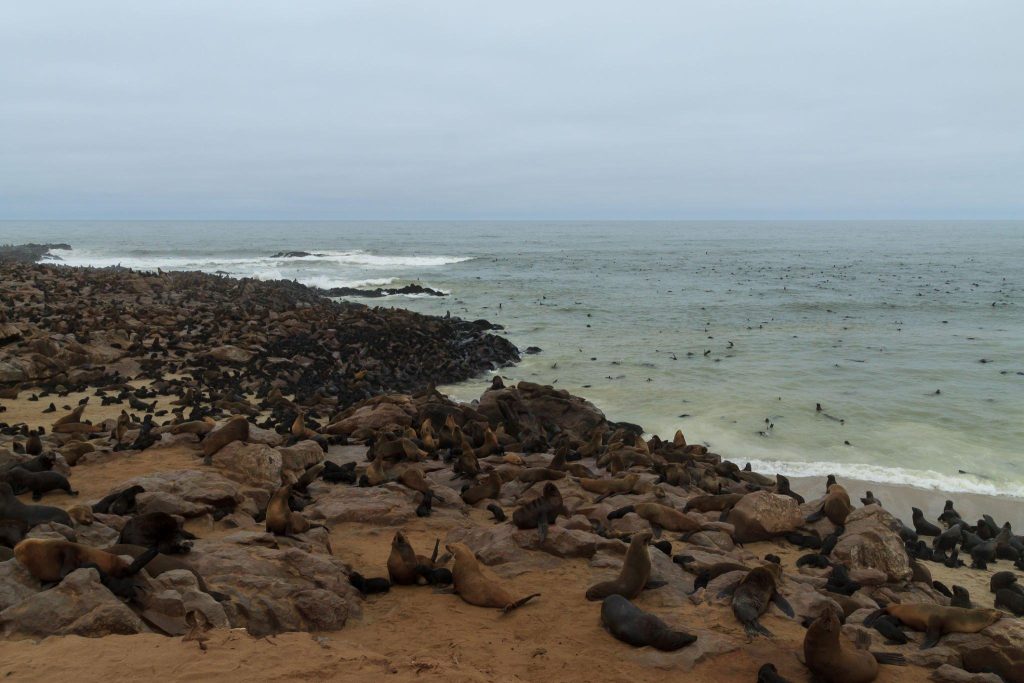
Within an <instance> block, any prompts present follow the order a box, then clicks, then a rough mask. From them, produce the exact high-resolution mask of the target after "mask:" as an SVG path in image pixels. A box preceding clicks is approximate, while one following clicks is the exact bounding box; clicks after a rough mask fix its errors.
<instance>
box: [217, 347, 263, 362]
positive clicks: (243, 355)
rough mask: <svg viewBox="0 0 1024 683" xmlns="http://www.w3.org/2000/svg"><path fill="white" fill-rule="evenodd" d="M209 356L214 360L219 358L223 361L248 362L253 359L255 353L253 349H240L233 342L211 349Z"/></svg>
mask: <svg viewBox="0 0 1024 683" xmlns="http://www.w3.org/2000/svg"><path fill="white" fill-rule="evenodd" d="M207 355H208V356H210V357H211V358H213V359H214V360H219V361H221V362H222V363H248V362H249V361H251V360H252V359H253V356H254V355H255V354H254V353H253V352H252V351H246V350H245V349H240V348H238V347H237V346H233V345H231V344H225V345H224V346H218V347H216V348H213V349H210V351H209V353H207Z"/></svg>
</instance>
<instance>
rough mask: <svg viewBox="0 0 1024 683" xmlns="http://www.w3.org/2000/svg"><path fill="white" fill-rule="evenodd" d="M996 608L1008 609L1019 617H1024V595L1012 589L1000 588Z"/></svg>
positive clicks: (997, 593) (997, 592)
mask: <svg viewBox="0 0 1024 683" xmlns="http://www.w3.org/2000/svg"><path fill="white" fill-rule="evenodd" d="M995 606H996V607H1003V608H1005V609H1008V610H1010V611H1011V612H1012V613H1013V614H1015V615H1016V616H1018V617H1024V594H1022V593H1020V592H1019V591H1015V590H1012V589H1010V588H1000V589H999V590H997V591H996V600H995Z"/></svg>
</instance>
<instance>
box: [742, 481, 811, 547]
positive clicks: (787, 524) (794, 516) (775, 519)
mask: <svg viewBox="0 0 1024 683" xmlns="http://www.w3.org/2000/svg"><path fill="white" fill-rule="evenodd" d="M728 521H729V523H730V524H732V525H733V526H734V527H735V534H734V536H733V537H734V539H735V540H736V541H739V542H740V543H751V542H753V541H764V540H767V539H769V538H772V537H774V536H779V535H781V534H786V533H789V532H791V531H795V530H796V529H797V528H799V527H800V525H801V524H803V522H804V518H803V516H802V515H801V514H800V508H799V506H798V505H797V502H796V501H795V500H793V499H792V498H790V497H789V496H782V495H779V494H777V493H769V492H768V491H756V492H754V493H749V494H747V495H745V496H743V497H742V498H740V500H739V502H738V503H736V505H735V506H734V507H733V508H732V510H731V511H730V512H729V517H728Z"/></svg>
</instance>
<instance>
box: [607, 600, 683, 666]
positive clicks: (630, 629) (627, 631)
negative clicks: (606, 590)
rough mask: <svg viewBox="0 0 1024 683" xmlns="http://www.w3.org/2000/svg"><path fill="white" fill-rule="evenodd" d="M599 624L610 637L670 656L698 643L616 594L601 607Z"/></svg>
mask: <svg viewBox="0 0 1024 683" xmlns="http://www.w3.org/2000/svg"><path fill="white" fill-rule="evenodd" d="M601 623H602V624H604V627H605V628H606V629H608V631H609V632H610V633H611V634H612V635H613V636H615V637H616V638H618V639H619V640H621V641H622V642H624V643H629V644H630V645H633V646H636V647H643V646H645V645H650V646H651V647H653V648H656V649H658V650H664V651H667V652H671V651H672V650H678V649H679V648H681V647H685V646H687V645H689V644H690V643H693V642H695V641H696V640H697V636H695V635H692V634H689V633H686V632H685V631H677V630H675V629H673V628H672V627H670V626H669V625H668V624H666V623H665V622H664V621H662V620H661V619H659V618H658V617H656V616H654V615H653V614H649V613H647V612H644V611H643V610H642V609H640V608H639V607H637V606H636V605H634V604H633V603H632V602H630V601H629V600H627V599H626V598H624V597H622V596H621V595H618V594H615V595H609V596H608V597H607V598H605V599H604V602H603V603H601Z"/></svg>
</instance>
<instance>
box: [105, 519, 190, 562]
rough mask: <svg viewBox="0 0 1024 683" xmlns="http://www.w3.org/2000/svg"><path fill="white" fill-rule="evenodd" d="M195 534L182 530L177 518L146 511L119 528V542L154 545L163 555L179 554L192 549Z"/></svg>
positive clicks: (146, 546)
mask: <svg viewBox="0 0 1024 683" xmlns="http://www.w3.org/2000/svg"><path fill="white" fill-rule="evenodd" d="M193 540H195V536H193V535H192V534H190V533H188V532H187V531H184V530H183V529H182V528H181V524H180V523H179V522H178V520H177V519H175V518H174V517H172V516H171V515H169V514H167V513H166V512H147V513H146V514H144V515H136V516H135V517H132V518H131V519H129V520H128V522H127V523H126V524H125V525H124V528H123V529H121V538H120V542H121V543H126V544H128V545H137V546H142V547H145V548H153V547H155V548H156V549H157V550H159V551H160V552H161V553H163V554H164V555H181V554H184V553H187V552H189V551H190V550H191V549H192V543H191V541H193Z"/></svg>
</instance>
